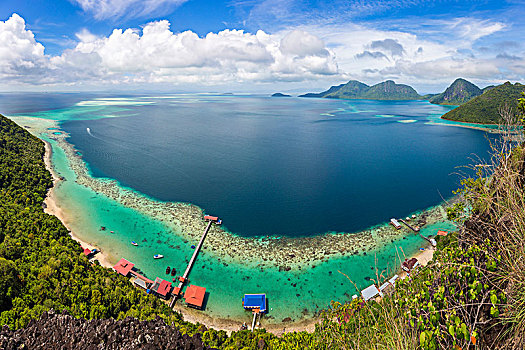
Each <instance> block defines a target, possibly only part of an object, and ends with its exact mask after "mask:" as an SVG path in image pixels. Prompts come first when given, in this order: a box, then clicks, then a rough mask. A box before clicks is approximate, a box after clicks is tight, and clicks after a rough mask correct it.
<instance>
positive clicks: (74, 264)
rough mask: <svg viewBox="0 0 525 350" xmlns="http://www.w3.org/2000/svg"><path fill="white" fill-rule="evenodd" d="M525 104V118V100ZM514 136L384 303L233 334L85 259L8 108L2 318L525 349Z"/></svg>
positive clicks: (524, 228)
mask: <svg viewBox="0 0 525 350" xmlns="http://www.w3.org/2000/svg"><path fill="white" fill-rule="evenodd" d="M509 85H510V84H509ZM495 89H496V88H495ZM490 91H492V90H489V92H490ZM487 93H488V92H487ZM519 106H520V111H521V116H525V98H522V99H521V100H519ZM508 139H509V138H502V141H501V142H502V143H501V144H498V145H495V148H494V157H493V159H492V162H491V163H489V164H476V165H474V166H473V169H475V170H476V175H475V176H474V177H473V178H467V179H465V180H463V181H462V186H463V187H462V188H461V189H460V191H459V192H458V193H459V194H460V195H461V197H462V198H463V200H462V201H460V202H458V203H456V204H454V205H453V206H451V207H450V208H449V209H448V212H447V213H448V216H449V218H450V219H451V220H454V221H455V222H457V224H458V230H457V232H454V233H451V234H449V235H448V236H447V237H438V247H437V251H436V253H435V254H434V259H433V260H432V262H430V263H429V265H427V266H426V267H424V268H421V269H419V271H418V272H416V273H413V274H412V275H411V276H410V277H409V278H407V279H405V280H400V281H398V283H397V285H396V288H395V289H394V290H393V291H392V292H391V293H390V294H387V295H386V296H385V297H384V298H383V299H382V301H381V302H379V303H378V302H375V301H372V302H368V303H364V302H362V301H361V300H360V299H356V300H353V301H352V302H348V303H345V304H342V303H339V302H332V304H331V305H330V307H329V308H328V309H327V310H325V311H324V312H323V313H322V314H321V316H320V319H319V324H318V325H317V326H316V329H315V331H314V332H313V333H307V332H292V333H286V334H284V335H283V336H281V337H277V336H275V335H273V334H270V333H268V332H266V331H264V330H257V331H255V332H250V331H239V332H233V333H232V334H231V336H229V337H228V336H227V335H226V333H225V332H224V331H215V330H213V329H209V330H206V329H205V328H203V327H202V326H200V325H192V324H189V323H185V322H183V321H181V318H180V315H178V314H176V313H173V312H172V311H171V310H169V308H167V307H166V305H165V304H164V303H162V302H160V301H159V300H158V299H156V298H154V297H151V296H146V295H145V294H144V293H142V292H141V291H139V290H138V289H136V288H134V287H133V286H132V285H131V284H130V283H129V281H128V280H127V279H126V278H124V277H122V276H119V275H117V274H115V273H113V272H111V271H109V270H107V269H104V268H102V267H101V266H98V265H96V264H91V263H89V262H88V260H87V259H86V258H85V257H84V256H83V254H82V251H81V249H80V247H79V246H78V244H77V243H76V242H74V241H73V240H72V239H71V238H70V236H69V235H68V232H67V230H66V229H65V227H64V226H63V225H62V224H61V223H60V222H59V221H58V219H57V218H56V217H54V216H50V215H47V214H45V213H44V212H43V210H42V207H41V204H42V200H43V198H44V196H45V194H46V191H47V189H48V188H49V187H50V186H51V178H50V175H49V173H48V172H47V171H46V169H45V167H44V163H43V161H42V156H43V154H44V147H43V144H42V142H41V141H40V140H38V139H37V138H34V137H32V136H31V135H30V134H29V133H28V132H27V131H25V130H24V129H22V128H20V127H18V126H16V125H15V124H14V123H13V122H11V121H9V120H7V119H6V118H4V117H1V116H0V322H1V324H8V325H9V326H10V327H12V328H19V327H23V326H25V325H26V324H27V323H28V321H29V320H30V319H31V318H35V317H38V316H39V315H40V314H41V313H42V312H43V311H44V310H48V309H50V308H54V309H56V310H68V311H69V313H71V314H73V315H74V316H77V317H85V318H107V317H113V318H119V319H120V318H124V317H126V316H133V317H137V318H141V319H150V318H153V317H155V316H156V315H159V316H161V317H162V318H164V319H166V320H167V321H168V322H173V323H174V325H175V326H176V327H178V328H180V329H181V330H182V331H184V332H188V333H190V334H192V333H195V332H197V331H200V332H201V333H202V339H203V341H204V342H206V343H207V344H208V345H210V346H216V347H218V348H223V349H496V348H497V349H523V348H524V347H525V260H524V259H523V257H524V256H525V244H524V242H525V201H524V198H525V144H523V145H522V146H521V147H515V148H514V149H511V148H510V146H509V144H507V143H505V141H506V140H508ZM377 282H381V281H377ZM350 288H352V287H351V283H350V282H349V283H348V286H347V287H346V288H344V289H343V287H342V290H341V294H343V293H345V292H348V291H349V289H350Z"/></svg>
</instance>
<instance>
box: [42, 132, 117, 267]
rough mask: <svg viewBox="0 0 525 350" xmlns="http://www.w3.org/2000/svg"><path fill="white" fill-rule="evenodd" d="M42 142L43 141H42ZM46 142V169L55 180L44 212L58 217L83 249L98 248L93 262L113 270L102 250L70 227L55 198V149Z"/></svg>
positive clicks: (56, 179)
mask: <svg viewBox="0 0 525 350" xmlns="http://www.w3.org/2000/svg"><path fill="white" fill-rule="evenodd" d="M41 140H42V139H41ZM42 141H43V142H44V145H45V150H46V152H45V154H44V163H45V165H46V168H47V170H49V172H50V173H51V176H52V178H53V187H51V188H50V189H49V190H48V192H47V196H46V198H45V199H44V204H45V209H44V212H45V213H47V214H49V215H54V216H56V217H57V218H58V219H59V220H60V221H61V222H62V224H63V225H64V226H65V227H66V228H67V229H68V230H69V234H70V236H71V238H73V240H75V241H77V242H78V243H79V244H80V245H81V246H82V247H83V248H88V249H94V248H97V249H98V250H99V252H98V253H97V254H96V255H95V257H94V258H93V260H97V261H98V262H99V263H100V265H102V266H104V267H106V268H108V269H111V268H112V267H113V265H114V264H113V262H112V261H110V260H109V257H107V256H106V255H105V254H104V252H102V251H100V249H99V248H98V247H95V246H94V245H92V244H90V243H88V242H86V241H84V240H82V239H80V238H79V237H78V236H77V235H75V232H74V230H71V229H70V227H69V225H68V222H67V220H66V218H65V216H64V214H63V212H62V209H61V208H60V205H59V204H58V202H57V200H56V197H55V192H54V190H55V188H56V186H58V185H59V184H60V181H61V179H60V177H59V176H58V175H57V174H56V172H55V171H54V169H53V164H52V161H51V157H52V155H53V149H52V147H51V144H50V143H49V142H47V141H45V140H42Z"/></svg>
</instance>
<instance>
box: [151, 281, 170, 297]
mask: <svg viewBox="0 0 525 350" xmlns="http://www.w3.org/2000/svg"><path fill="white" fill-rule="evenodd" d="M151 290H152V291H153V292H154V293H155V294H157V295H158V296H159V297H161V298H164V299H168V296H169V294H170V292H171V283H169V282H168V281H165V280H163V279H161V278H158V277H157V278H156V279H155V282H154V283H153V286H151Z"/></svg>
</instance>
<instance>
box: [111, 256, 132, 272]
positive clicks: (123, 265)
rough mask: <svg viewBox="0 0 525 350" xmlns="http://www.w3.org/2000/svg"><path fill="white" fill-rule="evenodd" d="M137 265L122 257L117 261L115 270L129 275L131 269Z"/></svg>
mask: <svg viewBox="0 0 525 350" xmlns="http://www.w3.org/2000/svg"><path fill="white" fill-rule="evenodd" d="M133 266H135V264H133V263H130V262H129V261H127V260H126V259H124V258H122V259H120V261H119V262H118V263H117V265H115V266H113V270H115V271H116V272H118V273H120V274H121V275H123V276H126V277H128V275H129V273H130V272H131V269H132V268H133Z"/></svg>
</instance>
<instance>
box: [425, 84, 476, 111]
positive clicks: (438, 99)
mask: <svg viewBox="0 0 525 350" xmlns="http://www.w3.org/2000/svg"><path fill="white" fill-rule="evenodd" d="M482 93H483V90H481V89H480V88H479V87H477V86H476V85H474V84H472V83H471V82H469V81H467V80H465V79H461V78H459V79H456V80H455V81H454V82H453V83H452V85H450V86H449V87H448V88H447V89H446V90H445V92H443V93H441V94H437V95H434V96H432V97H430V98H429V102H430V103H435V104H438V105H453V106H458V105H461V104H463V103H465V102H468V101H470V100H471V99H473V98H474V97H476V96H479V95H481V94H482Z"/></svg>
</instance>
